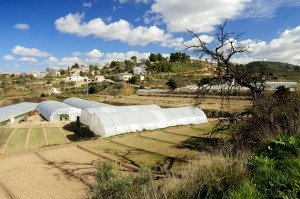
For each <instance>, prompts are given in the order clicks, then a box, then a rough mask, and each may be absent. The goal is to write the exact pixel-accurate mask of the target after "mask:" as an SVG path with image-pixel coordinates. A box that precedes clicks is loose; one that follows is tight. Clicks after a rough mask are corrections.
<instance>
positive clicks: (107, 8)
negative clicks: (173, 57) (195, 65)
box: [0, 0, 300, 73]
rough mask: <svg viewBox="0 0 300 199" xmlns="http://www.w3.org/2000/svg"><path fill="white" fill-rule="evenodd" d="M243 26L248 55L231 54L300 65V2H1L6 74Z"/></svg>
mask: <svg viewBox="0 0 300 199" xmlns="http://www.w3.org/2000/svg"><path fill="white" fill-rule="evenodd" d="M225 19H227V20H228V22H227V25H226V31H228V32H242V33H243V35H242V37H241V38H240V39H239V41H238V42H242V43H246V44H247V46H249V51H250V52H251V53H250V54H242V55H239V56H236V57H234V58H233V59H232V61H233V62H236V63H248V62H251V61H255V60H266V61H280V62H285V63H291V64H296V65H300V1H299V0H0V73H1V72H25V71H41V72H42V71H45V70H46V69H47V68H48V67H50V68H53V67H57V68H63V69H65V68H67V67H68V66H71V65H73V64H74V63H78V64H82V65H90V64H93V65H94V64H97V65H104V64H107V63H110V62H111V61H124V60H129V59H130V58H131V57H132V56H136V57H137V59H138V60H140V59H147V58H148V56H149V54H150V53H152V52H153V53H161V54H163V55H164V56H168V55H169V54H170V53H174V52H185V53H187V54H190V55H191V56H192V57H195V56H196V55H194V54H192V52H190V51H185V50H184V47H185V46H187V45H191V44H194V42H195V40H193V38H192V35H191V34H190V33H188V32H187V30H191V31H193V32H194V33H196V34H197V35H199V36H200V38H201V39H203V40H204V41H206V42H207V43H211V44H213V43H214V38H213V35H214V33H215V31H216V28H217V27H218V26H220V25H221V24H222V23H223V22H224V20H225Z"/></svg>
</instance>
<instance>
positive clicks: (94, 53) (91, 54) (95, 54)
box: [84, 49, 104, 59]
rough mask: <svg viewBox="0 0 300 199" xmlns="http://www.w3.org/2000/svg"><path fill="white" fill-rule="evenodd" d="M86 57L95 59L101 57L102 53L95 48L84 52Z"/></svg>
mask: <svg viewBox="0 0 300 199" xmlns="http://www.w3.org/2000/svg"><path fill="white" fill-rule="evenodd" d="M84 55H85V56H86V57H88V58H91V59H97V58H100V57H102V56H103V55H104V54H103V53H101V52H100V51H99V50H97V49H93V50H92V51H90V52H88V53H85V54H84Z"/></svg>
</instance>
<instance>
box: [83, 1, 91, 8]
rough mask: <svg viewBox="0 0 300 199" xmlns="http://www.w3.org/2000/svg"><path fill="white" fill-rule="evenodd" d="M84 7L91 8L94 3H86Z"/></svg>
mask: <svg viewBox="0 0 300 199" xmlns="http://www.w3.org/2000/svg"><path fill="white" fill-rule="evenodd" d="M83 7H88V8H90V7H92V3H91V2H89V3H87V2H85V3H83Z"/></svg>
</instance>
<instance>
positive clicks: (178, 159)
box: [110, 140, 186, 162]
mask: <svg viewBox="0 0 300 199" xmlns="http://www.w3.org/2000/svg"><path fill="white" fill-rule="evenodd" d="M110 141H111V142H113V143H116V144H119V145H123V146H126V147H130V148H132V149H136V150H140V151H144V152H146V153H152V154H154V155H159V156H162V157H166V158H170V159H174V160H177V161H180V162H186V160H183V159H181V158H177V157H173V156H168V155H163V154H161V153H157V152H154V151H148V150H145V149H142V148H138V147H133V146H129V145H127V144H123V143H120V142H117V141H114V140H110Z"/></svg>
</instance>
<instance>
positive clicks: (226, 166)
mask: <svg viewBox="0 0 300 199" xmlns="http://www.w3.org/2000/svg"><path fill="white" fill-rule="evenodd" d="M182 176H183V179H182V180H180V181H179V182H178V184H175V186H174V187H173V188H171V189H170V190H169V191H168V194H169V195H168V198H178V199H179V198H226V197H228V193H229V190H231V189H233V188H234V187H237V186H238V185H240V184H241V183H242V182H243V181H244V180H245V179H246V178H247V172H246V169H245V168H244V165H243V163H242V162H241V161H238V160H236V161H234V160H232V159H225V158H222V159H216V158H213V159H212V160H209V161H201V163H200V162H199V163H192V164H191V165H189V166H188V167H187V169H186V170H185V171H184V172H183V173H182Z"/></svg>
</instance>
